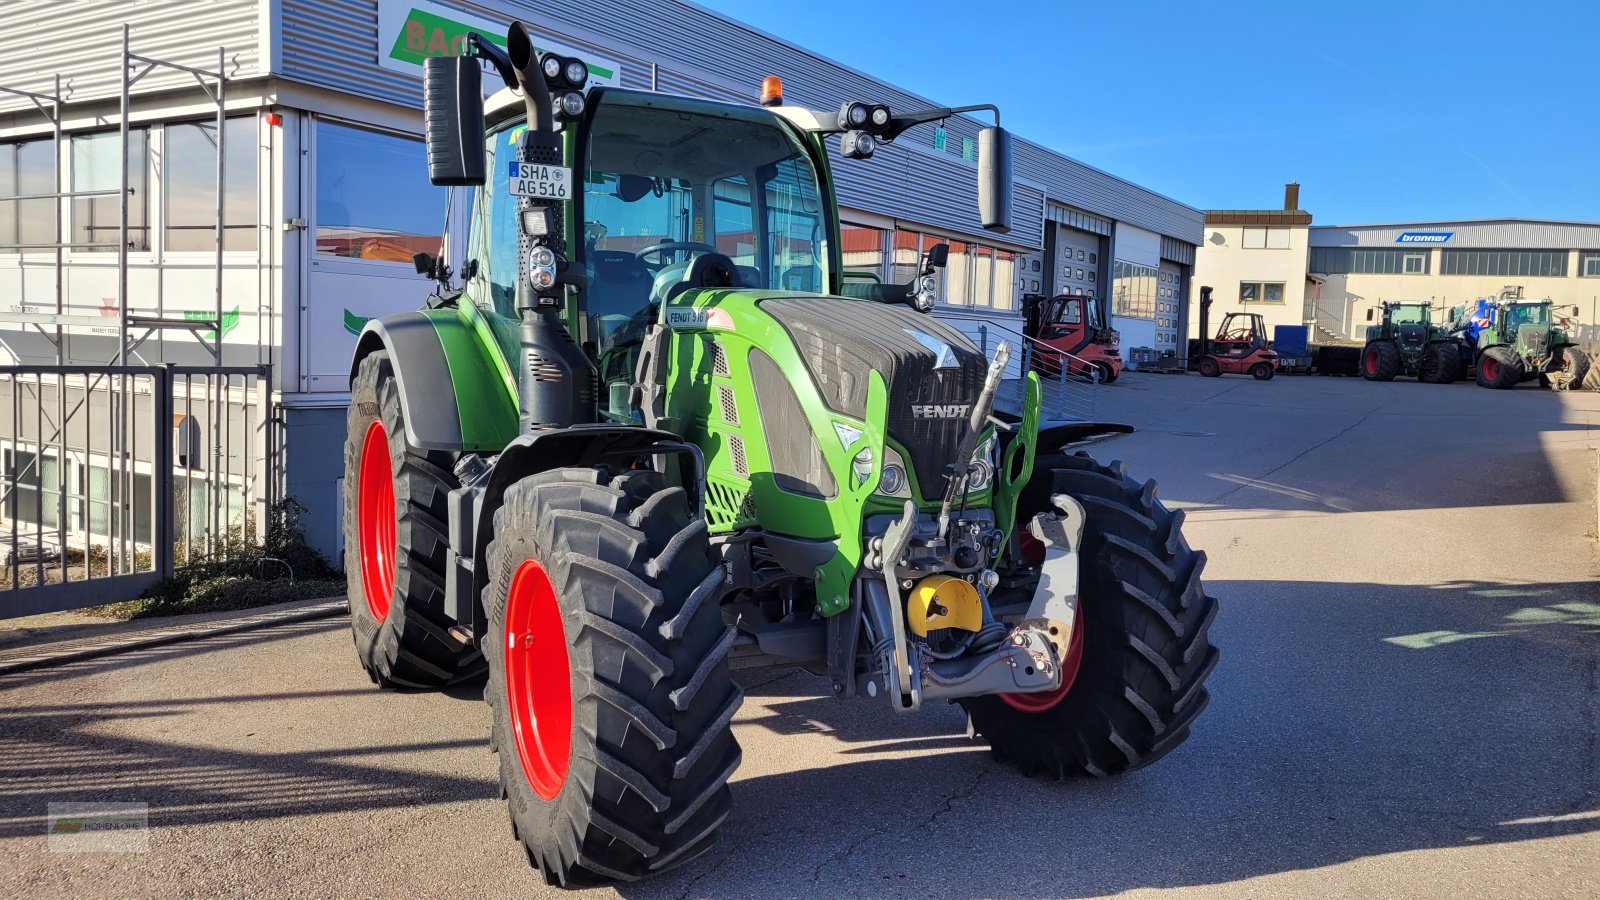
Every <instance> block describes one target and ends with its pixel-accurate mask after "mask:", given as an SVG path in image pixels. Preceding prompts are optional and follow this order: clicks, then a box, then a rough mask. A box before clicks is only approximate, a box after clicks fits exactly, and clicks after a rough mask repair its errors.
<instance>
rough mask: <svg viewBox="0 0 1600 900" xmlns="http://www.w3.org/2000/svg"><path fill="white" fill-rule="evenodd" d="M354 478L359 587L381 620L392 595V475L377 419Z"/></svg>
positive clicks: (385, 440) (384, 437)
mask: <svg viewBox="0 0 1600 900" xmlns="http://www.w3.org/2000/svg"><path fill="white" fill-rule="evenodd" d="M356 477H357V481H356V498H357V499H356V504H357V510H356V535H357V538H356V539H357V541H358V542H359V548H358V549H359V550H360V551H361V590H362V593H364V594H366V595H367V608H368V609H370V610H372V615H373V617H374V618H376V619H377V620H378V621H380V622H382V621H383V620H384V619H385V618H386V617H388V615H389V598H390V597H392V596H393V595H394V559H395V542H394V520H395V515H394V475H393V473H391V472H390V471H389V435H388V434H387V433H386V432H385V431H384V430H383V423H382V422H381V421H379V420H377V419H373V420H372V424H371V425H368V426H367V434H366V436H365V437H364V438H362V440H361V469H360V472H359V473H358V475H357V476H356Z"/></svg>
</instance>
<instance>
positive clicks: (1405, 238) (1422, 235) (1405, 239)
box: [1394, 231, 1455, 244]
mask: <svg viewBox="0 0 1600 900" xmlns="http://www.w3.org/2000/svg"><path fill="white" fill-rule="evenodd" d="M1454 234H1455V232H1454V231H1402V232H1401V233H1400V236H1399V237H1397V238H1395V239H1394V242H1395V243H1396V244H1442V243H1444V242H1445V241H1448V240H1450V238H1451V237H1452V236H1453V235H1454Z"/></svg>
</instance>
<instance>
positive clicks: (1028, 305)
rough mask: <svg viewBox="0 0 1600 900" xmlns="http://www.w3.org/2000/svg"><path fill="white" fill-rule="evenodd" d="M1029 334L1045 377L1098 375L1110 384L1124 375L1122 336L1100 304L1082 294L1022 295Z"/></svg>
mask: <svg viewBox="0 0 1600 900" xmlns="http://www.w3.org/2000/svg"><path fill="white" fill-rule="evenodd" d="M1022 306H1023V312H1024V315H1025V316H1026V320H1027V325H1026V327H1027V333H1028V337H1030V338H1033V339H1034V340H1036V341H1037V342H1038V343H1036V344H1034V347H1033V362H1032V367H1033V370H1034V371H1035V372H1038V373H1040V374H1041V375H1044V376H1045V377H1047V378H1049V377H1055V376H1059V375H1060V374H1061V367H1062V366H1063V365H1065V366H1066V368H1067V374H1068V375H1078V376H1082V377H1085V378H1088V377H1095V378H1098V379H1099V381H1100V383H1101V384H1110V383H1111V382H1113V381H1116V380H1117V376H1119V375H1121V374H1122V354H1121V351H1120V349H1119V345H1120V342H1121V337H1120V336H1119V335H1118V334H1117V332H1116V331H1114V330H1112V329H1111V328H1110V327H1109V326H1107V325H1106V324H1105V321H1104V319H1103V318H1102V317H1101V315H1100V304H1098V303H1096V302H1095V301H1094V300H1092V299H1090V298H1089V297H1085V296H1082V295H1068V294H1062V295H1060V296H1058V297H1053V298H1051V297H1046V296H1044V295H1043V294H1026V295H1024V296H1023V298H1022Z"/></svg>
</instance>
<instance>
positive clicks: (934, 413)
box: [911, 403, 972, 419]
mask: <svg viewBox="0 0 1600 900" xmlns="http://www.w3.org/2000/svg"><path fill="white" fill-rule="evenodd" d="M971 411H972V404H971V403H913V404H911V415H912V416H914V417H916V418H918V419H961V418H965V417H966V415H967V413H969V412H971Z"/></svg>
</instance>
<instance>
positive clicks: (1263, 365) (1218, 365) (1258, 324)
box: [1198, 287, 1278, 381]
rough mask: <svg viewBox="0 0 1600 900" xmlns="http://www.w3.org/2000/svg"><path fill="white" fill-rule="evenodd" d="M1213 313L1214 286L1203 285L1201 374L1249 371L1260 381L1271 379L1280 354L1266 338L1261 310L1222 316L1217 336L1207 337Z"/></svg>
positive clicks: (1237, 373)
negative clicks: (1209, 338) (1208, 325)
mask: <svg viewBox="0 0 1600 900" xmlns="http://www.w3.org/2000/svg"><path fill="white" fill-rule="evenodd" d="M1210 314H1211V288H1209V287H1202V288H1200V341H1201V344H1200V364H1199V366H1198V368H1199V370H1200V374H1201V375H1204V376H1205V377H1207V378H1216V377H1218V376H1219V375H1249V376H1250V377H1251V378H1254V379H1255V380H1257V381H1270V380H1271V379H1272V376H1273V375H1274V374H1276V373H1277V371H1278V354H1277V352H1276V351H1274V350H1273V349H1272V342H1271V341H1269V340H1267V324H1266V321H1265V320H1263V319H1262V318H1261V315H1260V314H1259V313H1237V312H1231V313H1228V314H1227V315H1226V316H1223V318H1222V327H1220V328H1218V329H1217V336H1216V338H1215V339H1213V340H1210V341H1207V340H1206V337H1205V334H1206V324H1207V320H1208V319H1209V318H1210Z"/></svg>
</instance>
